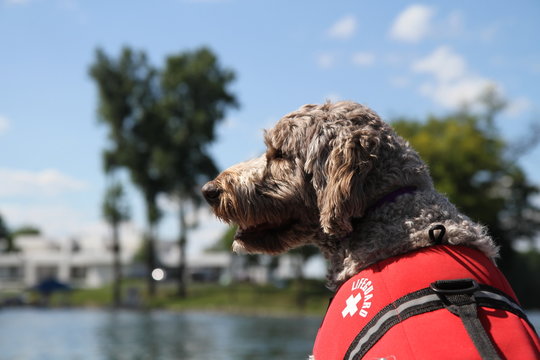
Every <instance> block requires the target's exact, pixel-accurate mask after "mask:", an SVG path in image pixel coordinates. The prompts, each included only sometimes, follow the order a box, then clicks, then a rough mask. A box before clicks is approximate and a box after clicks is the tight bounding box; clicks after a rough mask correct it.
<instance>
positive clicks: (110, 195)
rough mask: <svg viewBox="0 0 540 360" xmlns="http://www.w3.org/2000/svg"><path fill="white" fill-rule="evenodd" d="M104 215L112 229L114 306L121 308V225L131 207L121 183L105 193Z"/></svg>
mask: <svg viewBox="0 0 540 360" xmlns="http://www.w3.org/2000/svg"><path fill="white" fill-rule="evenodd" d="M102 213H103V217H104V218H105V220H106V221H107V222H108V223H109V225H110V227H111V229H112V251H113V273H114V275H113V278H114V280H113V305H114V306H115V307H118V306H120V304H121V303H122V296H121V283H122V263H121V258H120V256H121V247H120V236H119V235H120V224H121V223H122V222H124V221H126V220H129V206H128V205H127V203H126V199H125V194H124V188H123V187H122V184H121V183H120V182H117V181H114V182H112V183H111V184H110V185H109V187H108V188H107V191H106V193H105V198H104V199H103V204H102Z"/></svg>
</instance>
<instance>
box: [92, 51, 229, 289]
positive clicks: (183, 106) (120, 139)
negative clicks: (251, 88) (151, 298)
mask: <svg viewBox="0 0 540 360" xmlns="http://www.w3.org/2000/svg"><path fill="white" fill-rule="evenodd" d="M90 75H91V76H92V78H93V79H94V80H95V81H96V82H97V85H98V88H99V95H100V97H99V101H100V105H99V115H100V120H101V122H102V123H104V124H106V125H107V126H108V128H109V148H108V149H107V150H106V151H105V154H104V159H105V161H104V162H105V170H106V171H112V170H113V169H116V168H124V169H127V170H128V171H129V174H130V176H131V180H132V181H133V183H134V184H135V185H136V186H137V187H138V188H139V189H140V190H141V192H142V193H143V196H144V199H145V204H146V214H147V223H148V232H147V235H146V238H147V240H146V244H147V249H146V253H147V254H148V262H147V263H148V265H147V266H148V271H149V273H148V274H149V275H148V281H149V292H150V294H153V293H154V292H155V285H154V282H153V280H152V278H151V276H150V272H151V271H152V269H153V268H155V255H154V239H155V229H156V226H157V223H158V220H159V218H160V215H161V214H160V211H159V208H158V206H157V202H156V199H157V196H158V195H159V194H162V193H166V194H169V195H170V196H171V197H172V198H174V199H175V200H176V202H177V204H178V208H179V211H178V212H179V214H178V218H179V223H180V234H179V240H178V242H179V246H180V248H181V251H180V256H181V260H180V264H179V274H180V275H179V282H178V286H179V289H178V292H179V294H180V295H185V292H186V288H185V280H184V277H185V268H186V265H185V264H186V261H185V254H186V251H185V249H186V243H187V230H188V228H189V226H188V224H187V221H186V211H187V210H186V209H187V206H188V205H192V206H193V207H194V208H196V207H197V206H198V205H199V204H200V203H201V200H200V195H199V193H200V190H199V188H200V185H201V184H202V183H203V182H205V181H206V180H208V179H209V178H211V177H213V176H214V175H215V174H216V173H217V169H216V166H215V164H214V162H213V160H212V158H211V156H210V154H209V152H208V145H209V144H210V143H211V142H212V141H214V139H215V127H216V125H217V123H219V122H220V121H221V120H223V118H224V116H225V111H226V109H227V108H228V107H230V106H235V105H236V104H237V102H236V99H235V97H234V95H233V94H231V92H230V91H229V90H228V86H229V85H230V83H231V82H232V81H233V80H234V73H233V72H232V71H231V70H228V69H224V68H222V67H221V66H220V64H219V63H218V60H217V57H216V56H215V55H214V54H213V53H212V52H211V51H210V50H209V49H206V48H201V49H198V50H196V51H193V52H184V53H180V54H178V55H175V56H170V57H169V58H168V59H167V61H166V64H165V67H164V69H163V70H161V71H160V70H157V69H154V68H153V67H152V66H150V65H149V64H148V62H147V59H146V56H145V54H144V53H143V52H139V53H134V52H133V51H132V50H130V49H124V50H123V52H122V54H121V55H120V57H119V59H117V60H115V59H112V58H110V57H108V56H107V55H106V54H105V53H104V52H103V51H101V50H98V51H97V53H96V61H95V63H94V64H93V65H92V66H91V68H90Z"/></svg>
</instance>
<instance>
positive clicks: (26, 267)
mask: <svg viewBox="0 0 540 360" xmlns="http://www.w3.org/2000/svg"><path fill="white" fill-rule="evenodd" d="M98 240H99V239H98ZM89 243H90V242H89V241H88V239H84V240H77V239H72V240H64V241H58V240H53V239H50V238H47V237H43V236H36V235H32V236H21V237H18V238H17V248H18V249H19V250H20V251H18V252H15V253H0V290H6V289H9V290H21V289H26V288H29V287H32V286H34V285H36V284H38V283H39V282H40V281H42V280H44V279H48V278H54V279H57V280H59V281H61V282H65V283H68V284H70V285H71V286H74V287H99V286H103V285H105V284H106V283H109V282H110V281H111V280H112V275H113V273H112V259H113V255H112V252H111V251H110V250H109V249H108V247H107V245H106V244H105V243H104V241H95V243H94V244H92V245H91V246H88V244H89ZM130 257H131V254H128V253H124V254H123V256H122V263H123V264H127V263H128V261H129V259H130Z"/></svg>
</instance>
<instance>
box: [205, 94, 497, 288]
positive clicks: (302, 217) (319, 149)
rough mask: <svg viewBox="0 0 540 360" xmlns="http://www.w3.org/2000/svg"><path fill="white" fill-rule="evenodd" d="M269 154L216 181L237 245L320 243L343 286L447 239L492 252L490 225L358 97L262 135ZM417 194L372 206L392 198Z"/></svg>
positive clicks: (306, 109)
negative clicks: (444, 190) (437, 238)
mask: <svg viewBox="0 0 540 360" xmlns="http://www.w3.org/2000/svg"><path fill="white" fill-rule="evenodd" d="M265 143H266V146H267V151H266V153H265V154H264V155H262V156H261V157H259V158H256V159H253V160H250V161H246V162H244V163H240V164H237V165H235V166H233V167H231V168H229V169H227V170H225V171H224V172H222V173H221V174H220V175H219V176H218V177H217V178H216V179H214V180H213V181H212V182H210V183H209V184H207V186H208V185H211V187H212V188H214V189H219V199H217V200H216V199H214V200H215V201H212V202H211V203H212V207H213V211H214V213H215V214H216V215H217V216H218V217H219V218H221V219H223V220H224V221H226V222H230V223H235V224H238V226H239V231H238V233H237V235H236V238H235V242H234V244H233V249H234V250H235V251H247V252H262V253H269V254H277V253H281V252H284V251H287V250H289V249H291V248H294V247H298V246H301V245H306V244H313V245H316V246H318V247H319V248H320V249H321V252H322V253H323V254H324V256H325V257H326V258H327V259H328V261H329V270H328V279H329V285H330V287H331V288H334V289H335V288H336V287H337V286H339V285H340V284H341V283H343V282H345V281H346V280H347V279H349V278H350V277H351V276H353V275H354V274H356V273H358V272H359V271H360V270H362V269H363V268H365V267H367V266H369V265H371V264H373V263H376V262H378V261H380V260H383V259H386V258H389V257H392V256H396V255H399V254H403V253H406V252H410V251H412V250H415V249H419V248H423V247H426V246H430V245H432V243H431V241H430V238H429V236H428V231H429V229H430V228H431V227H432V226H433V225H436V224H443V225H444V226H445V227H446V235H445V236H444V239H443V243H446V244H454V245H457V244H461V245H467V246H471V247H474V248H477V249H479V250H481V251H482V252H484V253H485V254H486V255H487V256H489V257H491V258H495V257H496V256H497V252H498V249H497V247H496V246H495V244H494V243H493V241H492V239H491V238H490V237H489V236H488V234H487V231H486V229H485V228H484V227H483V226H481V225H479V224H477V223H475V222H473V221H471V220H470V219H469V218H468V217H466V216H465V215H463V214H461V213H460V212H459V211H458V210H457V209H456V207H455V206H454V205H452V204H451V203H450V202H449V201H448V200H447V199H446V198H445V197H444V196H443V195H441V194H439V193H438V192H437V191H436V190H435V189H434V187H433V182H432V180H431V177H430V176H429V170H428V168H427V166H426V164H425V163H424V162H423V161H422V160H421V159H420V157H419V156H418V154H417V153H416V151H414V150H413V149H412V148H411V147H410V146H409V144H408V143H407V142H406V141H405V140H403V139H402V138H401V137H399V136H398V135H397V134H396V133H395V132H394V131H393V129H392V128H391V127H390V126H389V125H388V124H386V123H384V122H383V121H382V120H381V119H380V118H379V116H378V115H377V114H376V113H375V112H373V111H372V110H371V109H369V108H367V107H365V106H363V105H359V104H356V103H353V102H337V103H326V104H323V105H305V106H303V107H301V108H300V109H298V110H297V111H294V112H292V113H290V114H288V115H286V116H284V117H283V118H282V119H281V120H279V122H278V123H277V124H276V125H275V126H274V128H272V129H270V130H268V131H267V132H266V133H265ZM408 186H414V187H416V189H417V190H416V191H415V192H413V193H409V194H403V195H401V196H399V197H397V198H396V199H395V201H393V202H388V203H385V204H383V205H381V206H378V207H376V208H375V209H371V210H368V209H370V207H372V206H373V205H374V204H376V203H377V201H379V200H380V199H381V198H383V197H384V196H385V195H387V194H389V193H391V192H393V191H395V190H397V189H400V188H403V187H408Z"/></svg>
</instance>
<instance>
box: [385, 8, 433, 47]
mask: <svg viewBox="0 0 540 360" xmlns="http://www.w3.org/2000/svg"><path fill="white" fill-rule="evenodd" d="M433 15H434V10H433V8H431V7H429V6H425V5H418V4H415V5H410V6H409V7H408V8H406V9H405V10H404V11H403V12H401V13H400V14H399V15H398V17H397V18H396V20H395V21H394V24H393V25H392V28H391V29H390V36H391V37H392V38H393V39H396V40H399V41H404V42H418V41H420V40H422V38H424V37H426V35H428V34H429V32H430V30H431V28H432V26H431V19H432V17H433Z"/></svg>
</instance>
